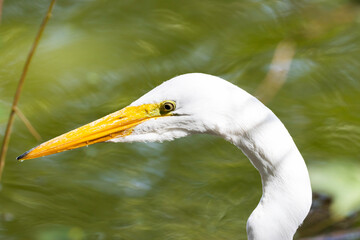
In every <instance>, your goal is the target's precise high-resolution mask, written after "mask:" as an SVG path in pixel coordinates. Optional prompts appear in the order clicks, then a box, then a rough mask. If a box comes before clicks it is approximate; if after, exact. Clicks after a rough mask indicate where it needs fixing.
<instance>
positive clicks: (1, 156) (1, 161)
mask: <svg viewBox="0 0 360 240" xmlns="http://www.w3.org/2000/svg"><path fill="white" fill-rule="evenodd" d="M0 1H1V0H0ZM55 1H56V0H51V3H50V6H49V8H48V10H47V13H46V16H45V18H44V20H43V21H42V23H41V26H40V29H39V31H38V33H37V35H36V37H35V40H34V43H33V45H32V47H31V49H30V52H29V54H28V56H27V59H26V62H25V65H24V69H23V71H22V74H21V77H20V79H19V83H18V86H17V89H16V92H15V96H14V101H13V104H12V106H11V111H10V116H9V120H8V123H7V126H6V130H5V135H4V140H3V143H2V146H1V153H0V181H1V177H2V173H3V170H4V167H5V157H6V153H7V149H8V146H9V141H10V134H11V128H12V125H13V123H14V116H15V113H16V107H17V104H18V102H19V98H20V94H21V90H22V88H23V85H24V80H25V77H26V74H27V72H28V69H29V65H30V62H31V59H32V57H33V55H34V53H35V50H36V48H37V46H38V45H39V41H40V39H41V35H42V33H43V32H44V29H45V26H46V24H47V22H48V21H49V18H50V16H51V12H52V9H53V7H54V4H55Z"/></svg>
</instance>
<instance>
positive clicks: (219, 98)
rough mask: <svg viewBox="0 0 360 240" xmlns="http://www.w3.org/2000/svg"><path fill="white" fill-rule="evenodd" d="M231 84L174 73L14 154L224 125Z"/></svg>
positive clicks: (173, 134)
mask: <svg viewBox="0 0 360 240" xmlns="http://www.w3.org/2000/svg"><path fill="white" fill-rule="evenodd" d="M234 88H235V87H234V85H232V84H231V83H229V82H227V81H225V80H223V79H221V78H218V77H215V76H211V75H206V74H201V73H191V74H184V75H181V76H177V77H175V78H173V79H170V80H169V81H166V82H164V83H163V84H161V85H159V86H158V87H156V88H154V89H153V90H151V91H150V92H148V93H146V94H145V95H143V96H142V97H140V98H139V99H138V100H136V101H134V102H133V103H131V104H130V105H129V106H128V107H125V108H123V109H121V110H119V111H117V112H114V113H112V114H109V115H107V116H105V117H103V118H101V119H98V120H96V121H94V122H91V123H89V124H87V125H84V126H82V127H79V128H77V129H75V130H73V131H70V132H68V133H65V134H63V135H61V136H59V137H56V138H54V139H51V140H49V141H47V142H45V143H43V144H41V145H39V146H37V147H35V148H33V149H31V150H29V151H27V152H26V153H24V154H22V155H21V156H19V157H18V159H19V160H26V159H32V158H37V157H42V156H46V155H50V154H54V153H58V152H62V151H66V150H70V149H74V148H78V147H82V146H87V145H90V144H93V143H97V142H105V141H108V142H154V141H168V140H173V139H175V138H179V137H184V136H187V135H189V134H193V133H213V132H214V131H215V129H216V128H218V125H219V124H224V125H226V124H227V123H226V117H227V115H229V114H231V112H232V111H233V110H232V107H233V106H232V104H231V102H232V99H231V96H232V95H233V94H231V91H233V89H234ZM235 89H236V88H235ZM219 118H221V119H219Z"/></svg>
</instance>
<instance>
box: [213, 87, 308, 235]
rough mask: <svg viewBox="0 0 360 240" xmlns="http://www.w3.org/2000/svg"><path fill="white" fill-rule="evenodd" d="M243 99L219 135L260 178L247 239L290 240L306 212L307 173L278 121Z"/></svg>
mask: <svg viewBox="0 0 360 240" xmlns="http://www.w3.org/2000/svg"><path fill="white" fill-rule="evenodd" d="M242 95H244V93H242ZM246 98H247V101H246V104H245V106H244V105H242V106H239V108H238V109H234V111H233V113H234V115H233V116H231V118H232V119H231V120H230V119H229V120H230V121H229V123H230V122H232V123H233V124H232V125H230V127H229V126H221V127H220V128H219V129H221V130H220V131H218V133H219V134H220V135H222V136H223V137H224V138H225V139H227V140H228V141H230V142H232V143H233V144H235V145H236V146H237V147H239V148H240V149H241V150H242V151H243V153H244V154H245V155H246V156H247V157H248V158H249V159H250V161H251V163H252V164H253V165H254V166H255V168H256V169H257V170H258V171H259V173H260V175H261V181H262V190H263V194H262V197H261V200H260V202H259V204H258V206H257V207H256V208H255V210H254V211H253V213H252V214H251V216H250V217H249V219H248V222H247V233H248V239H251V240H274V239H276V240H289V239H292V238H293V236H294V234H295V232H296V230H297V228H298V227H299V225H300V224H301V223H302V222H303V220H304V219H305V217H306V215H307V214H308V212H309V210H310V206H311V198H312V196H311V195H312V193H311V185H310V179H309V174H308V171H307V168H306V165H305V162H304V160H303V158H302V156H301V154H300V152H299V151H298V149H297V147H296V145H295V143H294V141H293V139H292V138H291V136H290V134H289V133H288V131H287V130H286V128H285V127H284V125H283V124H282V123H281V121H280V120H279V119H278V118H277V117H276V116H275V114H274V113H273V112H271V111H270V110H269V109H268V108H267V107H265V106H264V105H263V104H262V103H260V102H259V101H258V100H257V99H256V98H254V97H252V96H251V95H248V96H247V95H246ZM243 100H244V99H242V101H243ZM234 123H236V124H235V125H234Z"/></svg>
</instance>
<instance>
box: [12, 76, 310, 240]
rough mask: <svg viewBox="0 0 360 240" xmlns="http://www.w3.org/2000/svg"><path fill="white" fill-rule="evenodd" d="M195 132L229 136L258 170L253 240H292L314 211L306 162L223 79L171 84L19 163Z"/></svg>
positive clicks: (265, 112)
mask: <svg viewBox="0 0 360 240" xmlns="http://www.w3.org/2000/svg"><path fill="white" fill-rule="evenodd" d="M194 133H208V134H213V135H218V136H220V137H223V138H224V139H226V140H227V141H229V142H231V143H233V144H234V145H236V146H237V147H238V148H240V149H241V150H242V152H243V153H244V154H245V155H246V156H247V157H248V158H249V159H250V161H251V163H252V164H253V165H254V167H255V168H256V169H257V170H258V171H259V173H260V175H261V181H262V197H261V200H260V202H259V204H258V205H257V207H256V208H255V210H254V211H253V212H252V214H251V215H250V217H249V219H248V221H247V226H246V230H247V234H248V239H252V240H289V239H292V238H293V236H294V234H295V232H296V230H297V228H298V227H299V225H300V224H301V223H302V221H303V220H304V218H305V217H306V215H307V214H308V212H309V209H310V205H311V195H312V194H311V186H310V179H309V174H308V171H307V168H306V165H305V162H304V160H303V158H302V156H301V154H300V152H299V151H298V149H297V147H296V145H295V143H294V141H293V139H292V138H291V136H290V134H289V133H288V131H287V130H286V128H285V127H284V125H283V124H282V122H281V121H280V120H279V119H278V118H277V117H276V116H275V114H274V113H273V112H272V111H271V110H269V109H268V108H267V107H265V106H264V105H263V104H262V103H261V102H260V101H258V100H257V99H256V98H255V97H253V96H251V95H250V94H248V93H247V92H245V91H244V90H242V89H240V88H239V87H237V86H235V85H233V84H231V83H229V82H227V81H225V80H223V79H221V78H219V77H215V76H211V75H207V74H201V73H189V74H184V75H181V76H177V77H175V78H172V79H170V80H169V81H166V82H164V83H163V84H161V85H159V86H158V87H156V88H154V89H153V90H151V91H150V92H148V93H147V94H145V95H144V96H142V97H141V98H139V99H138V100H136V101H135V102H133V103H132V104H130V106H128V107H125V108H123V109H122V110H119V111H117V112H114V113H112V114H109V115H107V116H105V117H103V118H101V119H99V120H96V121H94V122H91V123H89V124H87V125H84V126H82V127H79V128H77V129H75V130H73V131H70V132H68V133H65V134H63V135H61V136H59V137H56V138H54V139H52V140H49V141H47V142H45V143H43V144H41V145H39V146H37V147H35V148H33V149H31V150H29V151H27V152H25V153H24V154H22V155H21V156H19V157H18V158H17V159H18V160H25V159H31V158H37V157H41V156H46V155H49V154H53V153H58V152H62V151H65V150H69V149H74V148H78V147H82V146H86V145H90V144H93V143H97V142H104V141H108V142H154V141H160V142H162V141H168V140H173V139H175V138H180V137H185V136H187V135H190V134H194Z"/></svg>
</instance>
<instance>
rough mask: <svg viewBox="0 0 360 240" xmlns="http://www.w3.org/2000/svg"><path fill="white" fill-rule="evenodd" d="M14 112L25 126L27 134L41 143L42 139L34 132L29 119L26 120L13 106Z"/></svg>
mask: <svg viewBox="0 0 360 240" xmlns="http://www.w3.org/2000/svg"><path fill="white" fill-rule="evenodd" d="M15 112H16V114H17V115H18V116H19V118H20V119H21V120H22V121H23V123H24V124H25V126H26V127H27V129H28V130H29V132H30V133H31V134H32V135H33V136H34V138H35V139H36V140H38V141H41V140H42V138H41V136H40V134H39V133H38V131H36V129H35V128H34V127H33V125H31V123H30V121H29V119H27V118H26V117H25V115H24V114H23V113H22V112H21V111H20V109H19V108H18V107H17V106H15Z"/></svg>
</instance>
